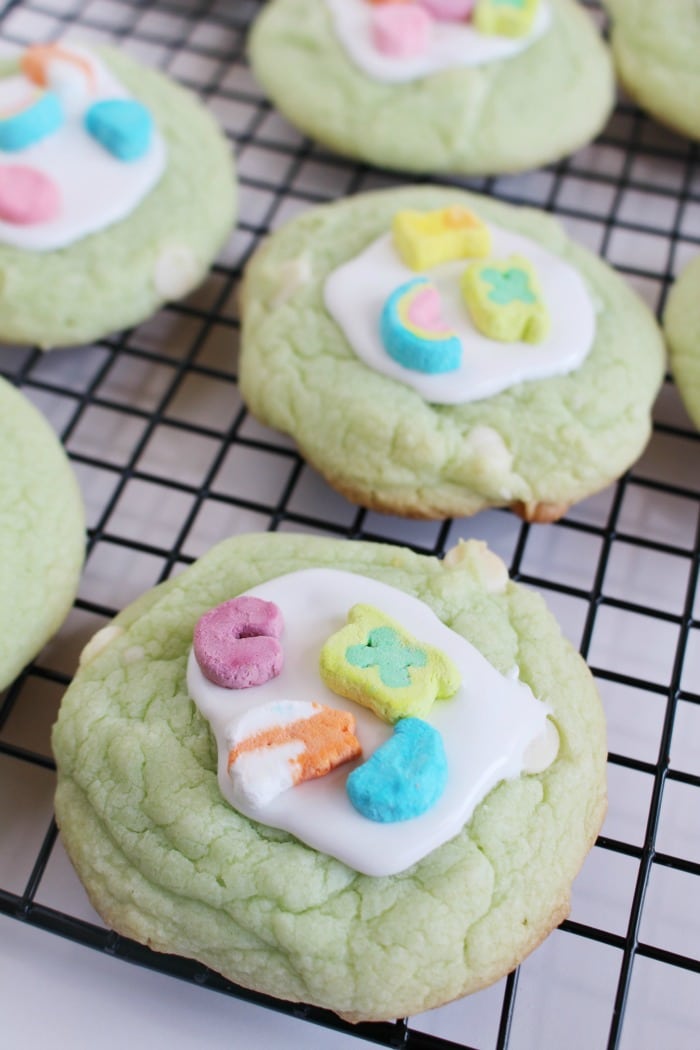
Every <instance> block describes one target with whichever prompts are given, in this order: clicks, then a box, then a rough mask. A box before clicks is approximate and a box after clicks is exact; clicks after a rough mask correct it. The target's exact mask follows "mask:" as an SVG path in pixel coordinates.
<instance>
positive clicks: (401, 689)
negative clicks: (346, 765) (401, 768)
mask: <svg viewBox="0 0 700 1050" xmlns="http://www.w3.org/2000/svg"><path fill="white" fill-rule="evenodd" d="M320 671H321V678H322V679H323V681H324V682H325V683H326V685H327V686H328V687H329V689H332V690H333V692H334V693H338V695H339V696H344V697H347V699H349V700H354V701H355V702H356V703H358V704H362V705H363V706H364V707H368V708H370V710H372V711H374V713H375V714H376V715H378V716H379V717H380V718H382V719H383V720H384V721H385V722H389V723H390V724H393V723H394V722H396V721H398V719H399V718H406V717H419V718H423V717H425V716H426V715H427V714H428V712H429V711H430V708H431V707H432V705H433V702H434V701H435V700H446V699H448V698H449V697H451V696H454V694H455V693H456V692H457V690H458V689H459V686H460V683H461V677H460V673H459V670H458V669H457V667H456V665H455V664H454V663H453V661H452V660H451V659H450V658H449V656H447V655H446V654H445V653H443V652H441V650H440V649H436V648H435V646H432V645H427V644H425V643H424V642H420V641H417V640H416V639H415V638H413V636H412V635H410V634H409V633H408V631H405V630H404V629H403V628H402V627H401V625H400V624H399V623H397V622H396V620H393V619H392V618H391V617H390V616H387V615H385V614H384V613H383V612H380V610H379V609H376V608H375V607H374V606H372V605H354V606H353V607H352V609H351V610H350V612H349V613H348V622H347V624H346V625H345V627H342V628H341V629H340V630H339V631H337V632H336V633H335V634H333V635H331V637H330V638H329V639H328V641H327V642H326V643H325V645H324V646H323V648H322V649H321V657H320Z"/></svg>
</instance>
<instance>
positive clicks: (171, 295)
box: [153, 244, 202, 299]
mask: <svg viewBox="0 0 700 1050" xmlns="http://www.w3.org/2000/svg"><path fill="white" fill-rule="evenodd" d="M201 276H202V274H201V268H200V266H199V263H198V262H197V259H196V257H195V255H194V254H193V252H192V251H190V249H189V248H188V247H187V246H186V245H184V244H171V245H168V247H167V248H163V249H162V250H161V252H160V255H159V256H158V258H157V259H156V267H155V272H154V274H153V280H154V282H155V286H156V290H157V292H158V294H159V295H161V296H162V297H163V298H164V299H180V298H181V297H182V296H183V295H186V294H187V292H189V291H191V290H192V289H193V288H194V286H195V285H196V284H197V282H198V281H199V280H200V278H201Z"/></svg>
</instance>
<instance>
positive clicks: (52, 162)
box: [0, 45, 167, 252]
mask: <svg viewBox="0 0 700 1050" xmlns="http://www.w3.org/2000/svg"><path fill="white" fill-rule="evenodd" d="M67 49H68V50H70V51H72V52H74V53H75V54H78V55H80V56H81V57H83V58H85V59H87V60H88V61H89V62H90V65H91V66H92V68H93V70H94V73H95V91H94V92H91V93H90V94H89V95H87V94H86V95H83V96H82V97H81V98H78V82H77V81H76V80H75V79H73V80H70V81H69V80H68V79H67V78H65V79H64V81H63V84H64V86H65V90H66V96H65V102H64V110H66V111H67V120H66V122H65V124H64V125H63V126H62V127H61V128H59V130H58V131H56V132H55V133H54V134H53V135H50V136H48V137H47V138H45V139H42V140H41V141H40V142H37V143H35V144H34V145H32V146H29V147H28V148H27V149H23V150H20V151H18V152H14V153H4V152H2V151H0V166H2V165H15V164H22V165H28V166H29V167H32V168H36V169H37V170H38V171H40V172H42V173H43V174H45V175H47V176H48V177H49V178H50V179H52V180H53V181H54V182H55V183H56V184H57V186H58V188H59V191H60V194H61V201H62V207H61V210H60V213H59V214H58V215H57V216H56V218H55V219H52V220H51V221H50V222H42V223H37V224H36V225H28V226H18V225H14V224H13V223H8V222H2V221H0V243H3V244H9V245H12V246H13V247H16V248H23V249H26V250H27V251H35V252H45V251H53V250H55V249H58V248H64V247H66V246H67V245H69V244H73V243H74V242H75V241H78V240H80V239H81V238H82V237H85V236H87V235H88V234H90V233H95V232H97V231H98V230H102V229H105V228H106V227H107V226H111V225H112V224H113V223H115V222H120V221H121V220H122V219H125V218H126V217H127V216H128V215H130V214H131V212H132V211H133V210H134V209H135V208H136V207H137V205H138V204H139V203H140V202H141V201H142V200H143V198H144V197H145V196H146V194H148V193H149V192H150V191H151V190H152V189H153V187H154V186H155V185H156V183H157V182H158V180H159V179H160V177H161V175H162V174H163V172H164V170H165V166H166V159H167V157H166V147H165V143H164V141H163V138H162V136H161V135H160V134H159V133H158V130H157V129H156V131H155V134H154V136H153V142H152V144H151V148H150V149H149V151H148V153H147V154H146V155H145V156H143V157H141V158H140V159H139V160H135V161H130V162H128V163H124V162H123V161H120V160H116V159H115V158H114V157H113V156H112V155H111V154H110V153H108V151H107V150H106V149H105V148H104V147H103V146H101V145H100V144H99V143H98V142H96V141H95V140H94V139H93V138H92V137H91V136H90V135H89V134H88V132H87V131H86V130H85V128H84V127H83V120H82V116H83V113H84V112H85V110H86V109H87V107H88V106H90V105H91V104H92V103H93V102H98V101H100V100H101V99H108V98H131V97H132V96H131V95H130V94H129V92H128V91H127V90H126V88H124V86H123V85H122V84H121V83H120V81H119V80H118V79H117V77H115V75H114V74H113V73H112V72H111V71H110V70H109V69H108V68H107V67H106V65H105V64H104V62H102V61H101V60H100V59H99V58H98V57H97V55H95V54H94V53H93V52H89V51H87V50H86V49H85V48H82V47H80V48H79V47H74V46H73V45H71V46H70V47H69V48H67ZM20 80H23V81H25V83H26V85H27V89H28V90H29V89H31V88H32V86H33V85H32V84H31V81H29V80H27V79H26V78H25V77H24V75H23V74H13V75H12V76H11V77H6V78H0V108H2V104H3V102H4V100H5V96H4V92H7V94H8V96H9V99H10V101H11V100H12V99H14V98H16V96H17V91H18V82H19V81H20ZM56 90H59V91H60V90H62V88H61V84H57V85H56Z"/></svg>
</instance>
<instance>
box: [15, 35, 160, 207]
mask: <svg viewBox="0 0 700 1050" xmlns="http://www.w3.org/2000/svg"><path fill="white" fill-rule="evenodd" d="M96 80H97V78H96V75H95V70H94V68H93V66H92V65H91V63H90V61H89V60H88V59H87V58H86V57H84V56H83V55H82V54H80V53H77V52H75V51H73V50H72V49H69V48H66V47H62V46H60V45H58V44H37V45H33V46H31V47H29V48H27V50H26V51H25V52H24V53H23V54H22V56H21V59H20V62H19V71H18V72H17V73H15V74H12V75H10V76H7V77H3V78H0V174H1V175H2V178H0V221H2V222H5V223H9V224H11V225H18V226H31V225H38V224H45V223H49V222H51V221H52V220H53V219H55V218H56V217H57V216H58V215H60V213H61V209H62V206H63V195H62V192H61V189H60V187H59V184H58V182H57V181H56V180H55V179H54V178H53V177H52V173H51V171H46V170H41V169H40V168H39V167H38V166H36V164H35V163H33V162H30V161H28V162H27V163H24V164H9V163H2V154H3V153H6V154H21V153H24V152H27V151H32V147H37V146H39V145H40V144H42V143H44V142H46V141H48V140H49V139H52V137H53V136H58V135H60V134H61V132H62V130H63V129H64V128H66V127H69V126H72V125H75V124H77V125H80V126H82V127H83V129H84V131H85V132H86V133H87V135H89V136H90V137H91V138H92V139H93V140H94V141H95V142H98V143H99V144H100V146H102V147H103V148H104V149H105V150H106V151H107V152H108V153H109V154H110V155H111V156H112V157H113V158H115V159H117V160H118V161H120V162H129V161H132V160H136V159H139V158H141V157H143V156H144V155H145V154H146V153H147V152H148V151H149V150H150V148H151V144H152V141H153V134H154V126H153V119H152V117H151V115H150V113H149V112H148V110H147V109H146V107H145V106H143V105H142V104H141V103H140V102H136V101H135V100H132V99H121V98H120V99H110V100H105V99H100V100H98V101H93V99H94V95H95V90H96ZM74 146H75V142H73V146H66V148H67V149H70V148H74ZM30 156H31V158H32V161H34V159H35V154H34V152H33V151H32V152H31V154H30Z"/></svg>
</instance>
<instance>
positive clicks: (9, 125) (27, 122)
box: [0, 91, 64, 153]
mask: <svg viewBox="0 0 700 1050" xmlns="http://www.w3.org/2000/svg"><path fill="white" fill-rule="evenodd" d="M63 122H64V116H63V108H62V106H61V102H60V99H59V97H58V95H56V94H55V93H54V92H53V91H45V92H44V93H43V94H42V95H40V96H39V98H38V99H37V100H36V102H33V103H32V104H31V105H30V106H27V108H26V109H23V110H20V112H19V113H13V114H12V115H11V116H9V117H5V118H4V119H0V150H3V151H4V152H6V153H17V152H19V151H20V150H23V149H28V147H29V146H33V145H34V143H35V142H40V141H41V140H42V139H45V138H46V137H47V136H48V135H53V133H54V132H55V131H58V129H59V128H60V127H61V125H62V124H63Z"/></svg>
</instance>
